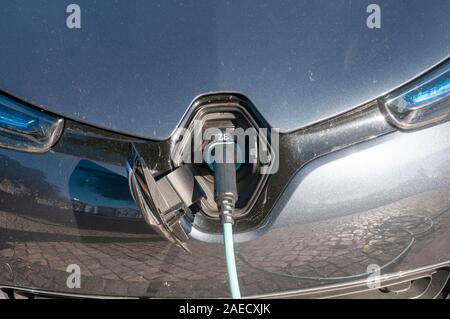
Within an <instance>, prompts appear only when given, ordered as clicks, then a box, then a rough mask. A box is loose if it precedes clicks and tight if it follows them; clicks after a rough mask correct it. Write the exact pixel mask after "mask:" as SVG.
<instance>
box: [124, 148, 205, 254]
mask: <svg viewBox="0 0 450 319" xmlns="http://www.w3.org/2000/svg"><path fill="white" fill-rule="evenodd" d="M127 168H128V176H129V185H130V190H131V194H132V195H133V198H134V200H135V201H136V203H137V205H138V206H139V208H140V210H141V213H142V215H143V216H144V219H145V220H146V222H147V223H148V224H149V225H150V226H152V227H153V228H154V229H155V230H157V231H158V232H159V233H160V234H161V235H163V236H164V237H165V238H166V239H168V240H170V241H171V242H173V243H175V244H177V245H178V246H180V247H182V248H184V249H185V250H186V251H189V249H188V248H187V245H186V241H187V240H188V239H189V237H188V235H187V234H186V232H185V230H184V229H183V227H182V225H181V223H180V221H181V219H182V218H183V216H184V215H185V214H186V212H188V211H189V206H191V205H192V204H193V203H195V202H197V201H198V200H200V199H201V198H202V197H203V196H204V192H203V190H202V189H201V188H200V186H199V185H198V183H197V182H196V180H195V177H194V175H193V174H192V172H191V170H190V169H189V168H188V167H187V166H186V165H183V166H180V167H178V168H177V169H175V170H174V171H172V172H170V173H169V174H167V175H165V176H164V177H162V178H160V179H159V180H158V181H156V180H155V178H154V177H153V175H152V173H151V171H150V169H149V168H148V167H147V165H146V163H145V160H144V159H143V157H142V156H140V155H139V152H138V151H137V149H136V146H135V145H134V144H132V145H131V146H130V150H129V155H128V165H127Z"/></svg>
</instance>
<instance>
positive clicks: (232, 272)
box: [223, 211, 241, 299]
mask: <svg viewBox="0 0 450 319" xmlns="http://www.w3.org/2000/svg"><path fill="white" fill-rule="evenodd" d="M223 214H224V215H227V214H229V212H228V211H223ZM223 244H224V250H225V259H226V263H227V274H228V284H229V286H230V293H231V298H233V299H241V290H240V289H239V279H238V275H237V270H236V259H235V257H234V243H233V224H231V223H223Z"/></svg>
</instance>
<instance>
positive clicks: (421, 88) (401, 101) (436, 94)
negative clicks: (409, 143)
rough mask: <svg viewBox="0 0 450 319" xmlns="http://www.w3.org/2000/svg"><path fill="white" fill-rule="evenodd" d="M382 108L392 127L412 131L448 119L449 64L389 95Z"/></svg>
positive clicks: (449, 111)
mask: <svg viewBox="0 0 450 319" xmlns="http://www.w3.org/2000/svg"><path fill="white" fill-rule="evenodd" d="M383 103H384V107H385V108H386V110H387V112H388V113H389V115H390V119H391V120H392V122H393V124H395V125H396V126H399V127H400V128H403V129H414V128H418V127H422V126H426V125H430V124H433V123H437V122H442V121H444V120H447V119H449V118H450V62H449V61H447V62H446V63H443V64H442V65H441V66H440V67H437V68H435V69H434V70H433V71H431V72H429V73H427V74H425V75H424V76H422V77H420V78H419V79H417V80H416V81H413V82H411V83H410V84H408V85H406V86H405V87H403V88H401V89H399V90H397V91H395V92H393V93H392V94H389V95H388V96H387V97H386V98H385V99H383Z"/></svg>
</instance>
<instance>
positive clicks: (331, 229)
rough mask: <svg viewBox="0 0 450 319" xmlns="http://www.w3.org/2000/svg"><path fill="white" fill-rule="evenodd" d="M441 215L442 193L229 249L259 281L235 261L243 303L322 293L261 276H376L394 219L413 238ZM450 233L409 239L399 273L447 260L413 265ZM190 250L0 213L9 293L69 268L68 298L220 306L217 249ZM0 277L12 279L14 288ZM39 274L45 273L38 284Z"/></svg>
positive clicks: (391, 247)
mask: <svg viewBox="0 0 450 319" xmlns="http://www.w3.org/2000/svg"><path fill="white" fill-rule="evenodd" d="M436 198H439V200H436ZM443 199H446V200H443ZM437 203H440V204H437ZM437 205H441V206H437ZM444 205H447V206H450V194H449V191H448V190H447V191H439V192H438V191H436V192H434V193H428V194H422V195H420V196H415V197H411V198H408V199H405V200H402V201H399V202H396V203H393V204H391V205H387V206H383V207H380V208H377V209H374V210H371V211H368V212H364V213H360V214H354V215H351V216H346V217H341V218H336V219H331V220H326V221H321V222H315V223H311V224H305V225H294V226H290V227H285V228H280V229H274V230H271V231H270V232H268V233H267V234H265V235H264V236H262V237H260V238H259V239H257V240H254V241H250V242H247V243H242V244H239V245H238V246H237V250H238V252H239V253H240V254H242V255H243V256H245V258H246V260H247V261H248V262H249V263H250V264H251V265H253V266H255V267H259V268H261V269H264V270H265V271H264V272H261V271H259V270H257V269H255V268H253V267H249V266H248V265H247V264H245V263H243V262H242V261H238V268H239V275H240V280H241V286H242V291H243V293H244V294H246V295H250V294H260V293H270V292H276V291H278V290H280V289H284V290H286V289H301V288H307V287H311V286H317V285H319V284H326V283H329V282H327V281H313V280H295V279H290V278H286V277H282V276H278V275H273V274H270V273H268V272H282V273H283V274H293V275H302V276H312V277H330V276H350V275H355V274H359V273H364V272H365V271H366V270H367V266H368V265H369V264H377V265H380V266H382V265H384V264H386V263H387V262H389V261H391V260H392V259H394V258H395V257H396V256H398V255H399V253H400V252H401V251H402V250H403V249H404V248H405V247H406V246H407V245H408V243H409V242H410V239H411V238H410V236H407V234H405V232H399V231H398V229H397V228H395V229H394V228H392V225H393V224H392V221H393V218H397V217H399V216H407V215H411V216H416V218H415V219H412V221H422V223H416V224H415V225H414V224H413V225H412V226H411V228H410V230H411V231H412V232H414V233H416V232H420V231H421V230H423V229H426V228H427V225H424V223H423V220H421V219H420V218H417V216H423V217H429V218H433V217H434V216H436V215H437V213H438V212H440V211H443V210H444V209H445V208H446V207H445V206H444ZM139 223H140V222H139ZM397 226H398V225H396V227H397ZM449 228H450V213H446V214H443V215H441V216H439V217H437V218H435V219H434V227H433V229H432V230H431V231H430V232H429V233H427V236H423V237H418V238H416V242H415V243H414V245H413V247H412V249H411V250H410V251H408V252H407V253H406V255H405V258H401V259H400V260H399V262H400V263H402V269H410V268H415V267H419V266H425V265H428V264H430V263H437V262H440V261H444V260H449V259H450V251H449V252H448V255H447V256H442V255H440V256H435V255H433V254H432V253H431V254H430V253H429V252H428V253H427V258H426V259H424V258H422V257H421V256H422V253H424V250H423V248H424V247H428V246H429V245H431V244H432V243H433V242H434V241H437V240H440V241H445V242H447V243H448V242H449V240H450V229H449ZM190 248H191V250H192V251H193V254H192V255H189V254H187V253H185V252H183V251H181V250H180V249H178V248H176V247H174V246H172V245H171V244H169V243H167V242H166V241H164V240H162V239H161V238H160V237H158V236H157V235H155V234H152V233H151V232H148V233H145V232H144V233H119V232H111V231H100V230H95V229H93V230H89V229H86V230H79V229H77V228H76V227H65V226H61V225H59V224H56V223H49V222H46V221H43V220H39V219H33V218H31V217H29V216H23V215H19V214H13V213H3V212H2V213H0V270H2V271H1V273H2V274H0V282H13V284H14V285H18V286H26V287H30V286H31V287H38V288H42V289H48V290H52V289H63V288H61V287H65V280H66V278H67V275H68V274H67V273H66V272H65V270H66V267H67V265H69V264H78V265H80V267H81V271H82V289H81V290H79V291H78V290H76V291H73V290H67V292H70V293H74V292H76V293H83V292H84V291H87V289H93V290H94V291H97V292H98V293H99V294H110V295H148V296H180V297H182V296H200V297H209V296H227V286H226V274H225V263H224V259H223V252H222V247H221V245H213V244H206V243H202V242H196V241H191V242H190ZM440 253H441V254H442V252H440ZM409 260H410V261H411V262H408V261H409ZM6 264H7V265H6ZM3 268H4V269H3ZM9 269H14V274H15V278H12V277H11V272H10V271H9ZM46 269H51V270H52V271H51V272H47V275H46V272H45V271H43V270H46ZM391 269H394V270H395V268H391ZM3 270H4V271H3ZM55 270H56V272H55ZM281 287H283V288H281ZM83 288H84V289H83Z"/></svg>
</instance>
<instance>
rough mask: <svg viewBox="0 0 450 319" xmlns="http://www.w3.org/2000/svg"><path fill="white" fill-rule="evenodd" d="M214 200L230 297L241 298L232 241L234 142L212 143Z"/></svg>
mask: <svg viewBox="0 0 450 319" xmlns="http://www.w3.org/2000/svg"><path fill="white" fill-rule="evenodd" d="M214 147H215V156H214V163H213V165H214V200H215V201H216V203H217V205H218V207H219V211H220V218H221V222H222V227H223V244H224V250H225V259H226V264H227V275H228V284H229V287H230V293H231V297H232V298H234V299H240V298H241V292H240V289H239V280H238V275H237V270H236V259H235V256H234V242H233V224H234V219H233V210H234V205H235V203H236V201H237V197H238V195H237V186H236V165H235V154H234V153H235V145H234V142H222V143H214Z"/></svg>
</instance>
